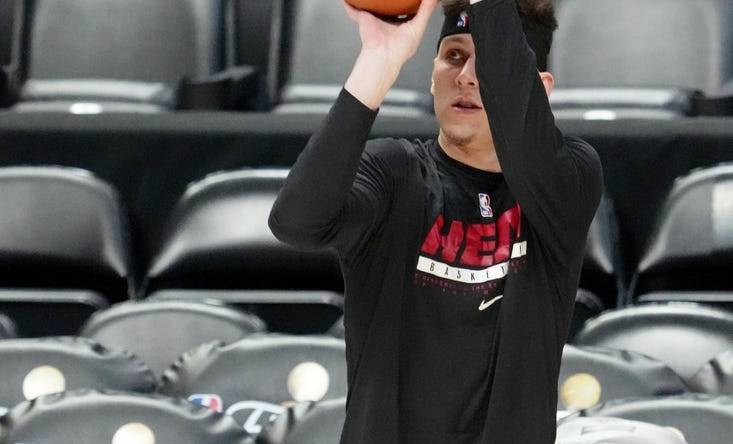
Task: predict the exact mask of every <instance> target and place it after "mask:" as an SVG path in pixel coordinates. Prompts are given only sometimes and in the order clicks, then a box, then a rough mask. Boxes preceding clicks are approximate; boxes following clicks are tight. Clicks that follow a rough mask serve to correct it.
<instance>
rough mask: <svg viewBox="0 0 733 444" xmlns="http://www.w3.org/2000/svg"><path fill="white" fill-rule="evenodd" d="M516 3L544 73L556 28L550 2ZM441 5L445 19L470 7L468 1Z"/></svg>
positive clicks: (453, 0)
mask: <svg viewBox="0 0 733 444" xmlns="http://www.w3.org/2000/svg"><path fill="white" fill-rule="evenodd" d="M484 1H486V0H484ZM516 2H517V11H519V17H520V18H521V19H522V29H524V34H525V35H526V36H527V43H529V46H530V47H531V48H532V50H533V51H534V52H535V54H536V55H537V67H538V68H539V69H540V71H546V70H547V55H548V54H549V52H550V47H551V46H552V34H553V32H554V31H555V30H556V29H557V26H558V24H557V18H556V17H555V7H554V5H553V3H552V0H516ZM441 3H442V6H443V14H444V15H445V16H446V17H455V16H458V15H459V14H460V13H461V12H462V11H465V10H466V9H468V7H469V5H470V1H469V0H441Z"/></svg>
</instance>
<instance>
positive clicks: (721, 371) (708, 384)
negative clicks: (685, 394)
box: [686, 348, 733, 396]
mask: <svg viewBox="0 0 733 444" xmlns="http://www.w3.org/2000/svg"><path fill="white" fill-rule="evenodd" d="M686 382H687V386H688V387H689V388H690V390H692V391H695V392H701V393H708V394H711V395H731V396H733V348H732V349H730V350H727V351H724V352H723V353H721V354H719V355H718V356H716V357H715V358H713V359H711V360H710V362H708V363H707V364H705V365H704V366H703V367H702V368H701V369H700V370H698V372H697V373H695V374H694V375H693V376H692V377H691V378H689V379H688V380H687V381H686Z"/></svg>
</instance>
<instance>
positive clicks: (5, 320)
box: [0, 313, 16, 339]
mask: <svg viewBox="0 0 733 444" xmlns="http://www.w3.org/2000/svg"><path fill="white" fill-rule="evenodd" d="M14 337H16V333H15V323H14V322H13V321H12V320H11V319H10V318H9V317H7V316H5V315H4V314H2V313H0V339H12V338H14Z"/></svg>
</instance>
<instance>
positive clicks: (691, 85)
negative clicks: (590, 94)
mask: <svg viewBox="0 0 733 444" xmlns="http://www.w3.org/2000/svg"><path fill="white" fill-rule="evenodd" d="M557 18H558V21H559V23H560V27H559V29H558V30H557V32H556V33H555V38H554V42H553V50H552V53H551V54H550V59H549V64H550V67H551V71H552V72H553V73H554V74H555V76H556V77H557V86H559V87H565V86H568V87H586V88H596V87H642V88H644V87H649V88H654V87H672V88H687V89H695V90H702V91H704V92H705V93H706V94H708V95H712V96H717V95H730V94H733V52H731V51H730V42H731V41H733V27H731V26H730V24H731V22H733V3H731V2H730V1H729V0H697V1H694V2H690V1H688V0H646V1H644V2H639V1H637V0H612V1H609V0H562V1H561V2H558V6H557ZM683 29H684V30H689V29H694V30H695V31H696V32H680V30H683Z"/></svg>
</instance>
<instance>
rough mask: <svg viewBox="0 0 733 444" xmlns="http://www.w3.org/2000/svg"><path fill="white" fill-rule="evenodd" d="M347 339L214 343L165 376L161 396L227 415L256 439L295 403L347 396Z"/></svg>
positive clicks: (273, 337)
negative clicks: (269, 424) (186, 400)
mask: <svg viewBox="0 0 733 444" xmlns="http://www.w3.org/2000/svg"><path fill="white" fill-rule="evenodd" d="M344 350H345V346H344V343H343V341H340V340H338V339H335V338H329V337H317V336H287V335H251V336H248V337H246V338H244V339H242V340H240V341H238V342H235V343H233V344H230V345H227V346H223V345H221V344H208V345H204V346H201V347H199V348H198V349H196V350H193V351H191V352H190V353H187V354H186V355H184V356H182V357H181V359H180V360H179V361H178V362H177V363H176V365H175V366H174V367H172V368H170V369H169V370H168V371H166V372H165V373H164V374H163V380H162V386H161V392H162V393H165V394H167V395H169V396H177V397H182V398H187V399H189V400H192V401H194V402H198V403H200V404H203V405H207V406H209V407H210V408H212V409H215V410H218V411H223V412H225V413H227V414H229V415H231V416H233V417H234V419H235V420H237V422H238V423H240V424H242V425H243V426H244V428H245V429H246V430H247V431H248V432H249V433H250V434H252V435H253V436H254V435H257V434H258V433H260V432H261V430H262V427H263V426H264V425H266V424H267V423H268V422H269V421H270V420H271V419H273V418H275V417H277V415H279V414H281V413H282V412H283V411H284V406H287V405H289V404H292V403H294V402H304V401H320V400H321V399H331V398H338V397H343V396H346V359H345V355H344V353H345V351H344Z"/></svg>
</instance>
